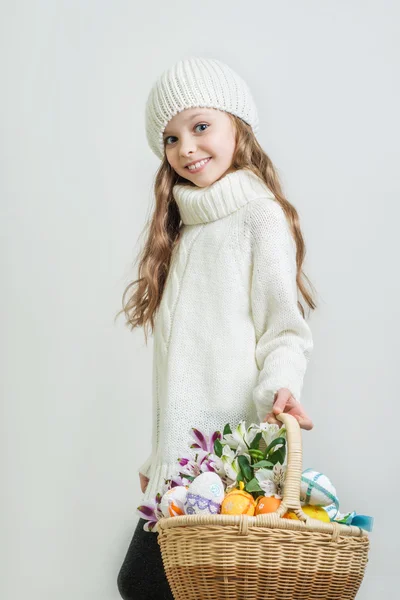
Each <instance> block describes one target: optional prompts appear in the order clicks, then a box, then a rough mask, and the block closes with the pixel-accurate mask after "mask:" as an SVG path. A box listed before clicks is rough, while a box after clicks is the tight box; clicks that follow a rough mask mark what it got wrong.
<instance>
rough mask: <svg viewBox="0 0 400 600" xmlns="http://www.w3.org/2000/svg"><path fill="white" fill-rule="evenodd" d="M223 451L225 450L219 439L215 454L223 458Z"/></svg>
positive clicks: (215, 443)
mask: <svg viewBox="0 0 400 600" xmlns="http://www.w3.org/2000/svg"><path fill="white" fill-rule="evenodd" d="M222 449H223V447H222V444H221V442H220V441H219V439H218V438H217V439H216V440H215V442H214V452H215V454H216V455H217V456H218V457H219V458H221V456H222Z"/></svg>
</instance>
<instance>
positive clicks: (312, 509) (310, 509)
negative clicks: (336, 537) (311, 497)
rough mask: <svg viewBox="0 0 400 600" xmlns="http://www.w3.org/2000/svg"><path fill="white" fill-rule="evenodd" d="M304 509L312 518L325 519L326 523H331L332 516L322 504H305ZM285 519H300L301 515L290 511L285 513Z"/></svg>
mask: <svg viewBox="0 0 400 600" xmlns="http://www.w3.org/2000/svg"><path fill="white" fill-rule="evenodd" d="M301 509H302V511H303V512H304V513H306V515H308V516H309V517H311V518H312V519H317V520H318V521H324V522H325V523H330V518H329V515H328V513H327V512H326V510H324V508H323V507H322V506H310V505H309V504H305V505H304V506H302V507H301ZM283 518H284V519H299V517H298V516H297V515H296V513H294V512H293V511H291V510H290V511H289V512H287V513H285V514H284V515H283Z"/></svg>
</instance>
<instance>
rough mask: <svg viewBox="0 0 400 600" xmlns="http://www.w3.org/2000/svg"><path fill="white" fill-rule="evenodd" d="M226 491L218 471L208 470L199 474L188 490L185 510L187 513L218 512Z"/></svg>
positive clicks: (213, 513)
mask: <svg viewBox="0 0 400 600" xmlns="http://www.w3.org/2000/svg"><path fill="white" fill-rule="evenodd" d="M224 496H225V491H224V484H223V483H222V479H221V477H220V476H219V475H217V473H214V472H212V471H207V472H206V473H201V475H198V476H197V477H196V478H195V479H194V480H193V481H192V483H191V484H190V485H189V488H188V490H187V496H186V500H185V503H184V510H185V513H186V514H187V515H202V514H211V515H215V514H218V513H219V512H220V510H221V503H222V500H223V499H224Z"/></svg>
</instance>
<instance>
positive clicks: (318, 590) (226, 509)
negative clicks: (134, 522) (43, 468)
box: [137, 413, 373, 600]
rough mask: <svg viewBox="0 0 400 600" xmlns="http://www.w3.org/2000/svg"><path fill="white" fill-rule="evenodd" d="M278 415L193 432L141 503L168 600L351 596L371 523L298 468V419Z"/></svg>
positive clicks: (324, 482)
mask: <svg viewBox="0 0 400 600" xmlns="http://www.w3.org/2000/svg"><path fill="white" fill-rule="evenodd" d="M277 418H278V420H280V421H281V422H282V423H283V427H279V425H272V424H268V423H261V424H255V423H252V424H250V425H249V426H246V423H245V422H244V421H241V422H240V423H239V424H238V425H236V426H234V427H233V428H232V427H231V426H230V424H227V425H225V427H224V430H223V432H222V433H221V432H219V431H215V432H214V433H211V434H210V435H206V434H204V433H202V432H200V431H199V430H198V429H195V428H193V429H192V430H191V434H192V437H193V443H192V444H191V446H190V448H189V449H188V456H186V457H180V458H179V459H178V460H177V469H176V473H174V474H173V475H172V476H171V478H170V479H166V480H165V481H164V485H163V489H161V490H159V491H158V493H157V495H156V497H155V498H154V501H153V502H150V503H146V504H142V505H141V506H139V507H138V509H137V512H138V514H139V516H141V517H143V518H144V519H145V520H146V522H145V525H144V529H145V530H147V531H149V532H158V533H159V535H158V538H157V541H158V544H159V546H160V549H161V555H162V562H163V566H164V571H165V574H166V577H167V579H168V583H169V585H170V588H171V591H172V593H173V597H174V598H175V600H199V599H200V598H201V599H202V600H216V599H217V598H218V600H244V599H248V598H251V599H252V600H265V598H268V600H289V599H290V600H296V599H300V598H303V599H306V598H315V599H317V600H319V599H322V598H323V599H324V600H353V599H354V598H355V596H356V594H357V591H358V589H359V586H360V584H361V581H362V579H363V577H364V571H365V567H366V564H367V562H368V550H369V538H368V535H367V533H366V531H367V530H369V531H370V530H371V529H372V522H373V519H372V517H367V516H364V515H357V514H356V513H355V512H352V513H347V514H341V513H340V512H339V501H338V498H337V495H336V490H335V488H334V487H333V485H332V483H331V482H330V480H329V479H328V478H327V477H326V476H325V475H323V474H322V473H320V472H317V471H315V470H313V469H306V470H305V471H303V472H302V470H301V469H302V447H301V432H300V427H299V423H298V422H297V420H296V419H295V418H294V417H293V416H292V415H290V414H286V413H282V414H280V415H278V416H277Z"/></svg>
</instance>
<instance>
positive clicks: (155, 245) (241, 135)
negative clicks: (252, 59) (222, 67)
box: [115, 113, 317, 343]
mask: <svg viewBox="0 0 400 600" xmlns="http://www.w3.org/2000/svg"><path fill="white" fill-rule="evenodd" d="M227 114H228V115H229V117H230V118H231V119H232V121H233V123H234V126H235V129H236V148H235V152H234V155H233V159H232V165H231V168H230V171H235V170H238V169H243V168H247V169H250V170H251V171H252V172H253V173H255V174H256V175H258V176H259V177H260V178H261V179H262V180H263V181H264V182H265V183H266V185H267V186H268V188H269V189H270V190H271V192H272V193H273V194H274V196H275V198H276V201H277V202H278V203H279V204H280V205H281V207H282V209H283V211H284V213H285V215H286V218H287V220H288V223H289V226H290V229H291V231H292V235H293V237H294V240H295V242H296V265H297V275H296V283H297V287H298V290H299V291H300V293H301V295H302V296H303V298H304V300H305V302H306V304H307V305H308V306H309V308H310V309H311V310H314V309H315V308H316V306H317V305H316V303H315V300H314V298H313V295H312V292H311V291H309V290H308V289H307V287H306V285H305V280H306V281H307V283H308V286H309V287H310V288H311V289H313V290H314V287H313V285H312V284H311V282H310V280H309V278H308V277H307V276H306V275H305V273H304V272H303V268H302V266H303V262H304V258H305V254H306V247H305V243H304V239H303V236H302V233H301V229H300V221H299V215H298V213H297V210H296V209H295V207H294V206H292V204H290V202H289V201H288V200H287V199H286V198H285V196H284V195H283V192H282V189H281V184H280V182H279V177H278V174H277V171H276V168H275V167H274V165H273V164H272V161H271V160H270V158H269V157H268V156H267V154H266V153H265V152H264V150H263V149H262V148H261V146H260V145H259V143H258V141H257V139H256V137H255V135H254V133H253V130H252V128H251V126H250V125H248V124H247V123H245V122H244V121H243V120H242V119H240V118H239V117H236V116H235V115H232V114H231V113H227ZM177 183H180V184H185V185H186V184H187V185H194V184H192V183H191V182H188V181H187V180H186V179H184V178H182V177H180V176H179V175H178V174H177V173H176V171H175V170H174V169H173V168H172V167H171V165H170V164H169V162H168V160H167V158H166V156H165V155H164V158H163V161H162V163H161V165H160V168H159V169H158V172H157V175H156V179H155V184H154V195H155V209H154V212H153V214H152V216H151V218H150V219H149V220H148V221H147V223H146V224H145V227H144V229H143V231H142V234H141V235H143V234H146V233H147V239H146V241H145V244H144V247H143V249H142V251H141V252H140V253H139V255H138V256H137V258H136V261H135V264H136V263H137V262H138V261H139V266H138V275H139V278H138V279H136V280H134V281H132V282H131V283H130V284H129V285H128V286H127V287H126V289H125V291H124V293H123V296H122V307H123V308H122V310H120V311H119V312H118V313H117V315H116V317H115V318H117V317H118V316H119V315H120V314H121V313H125V315H126V321H127V322H126V325H127V326H128V327H130V328H131V330H133V329H134V328H135V327H143V329H144V334H145V338H146V343H147V329H148V328H149V327H150V328H151V331H152V332H154V320H155V314H156V311H157V309H158V306H159V304H160V301H161V297H162V293H163V290H164V285H165V282H166V279H167V276H168V271H169V266H170V261H171V254H172V251H173V249H174V247H175V246H176V244H177V243H178V242H179V238H180V234H181V227H182V224H181V218H180V214H179V209H178V205H177V204H176V201H175V199H174V197H173V194H172V189H173V187H174V185H175V184H177ZM314 291H315V290H314ZM128 294H130V295H129V296H128ZM298 307H299V310H300V311H301V314H302V316H303V318H304V308H303V305H302V304H301V302H300V301H298Z"/></svg>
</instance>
